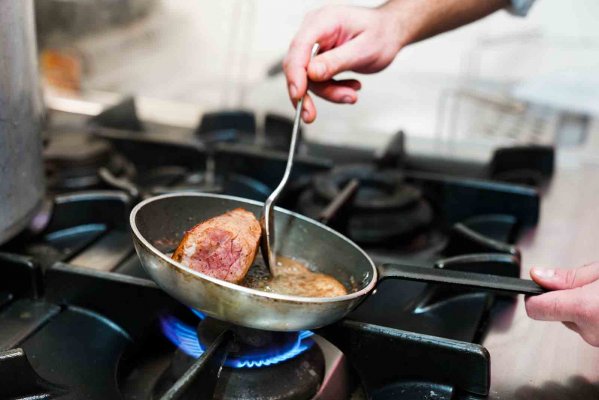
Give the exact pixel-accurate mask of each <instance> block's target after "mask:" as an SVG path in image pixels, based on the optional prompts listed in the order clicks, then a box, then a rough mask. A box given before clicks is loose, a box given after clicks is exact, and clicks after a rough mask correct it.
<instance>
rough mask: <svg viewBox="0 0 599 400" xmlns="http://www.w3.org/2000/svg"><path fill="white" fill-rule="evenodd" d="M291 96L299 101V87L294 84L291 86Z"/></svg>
mask: <svg viewBox="0 0 599 400" xmlns="http://www.w3.org/2000/svg"><path fill="white" fill-rule="evenodd" d="M289 94H290V95H291V98H292V99H297V87H296V86H295V85H294V84H293V83H290V84H289Z"/></svg>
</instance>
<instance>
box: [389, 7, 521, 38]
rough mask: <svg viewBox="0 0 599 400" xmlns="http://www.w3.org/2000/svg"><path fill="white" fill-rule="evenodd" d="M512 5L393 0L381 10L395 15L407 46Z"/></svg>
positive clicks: (394, 17) (401, 35) (401, 36)
mask: <svg viewBox="0 0 599 400" xmlns="http://www.w3.org/2000/svg"><path fill="white" fill-rule="evenodd" d="M509 4H510V1H509V0H390V1H388V2H387V3H385V4H384V5H382V6H381V9H382V10H385V12H388V13H390V14H392V15H393V20H394V21H395V23H397V24H398V25H397V26H399V27H400V37H399V40H400V42H401V47H404V46H406V45H408V44H410V43H414V42H417V41H420V40H424V39H427V38H429V37H431V36H434V35H437V34H439V33H443V32H446V31H449V30H451V29H455V28H457V27H460V26H462V25H466V24H468V23H470V22H472V21H476V20H477V19H480V18H483V17H485V16H487V15H489V14H492V13H493V12H495V11H497V10H499V9H501V8H504V7H507V6H508V5H509Z"/></svg>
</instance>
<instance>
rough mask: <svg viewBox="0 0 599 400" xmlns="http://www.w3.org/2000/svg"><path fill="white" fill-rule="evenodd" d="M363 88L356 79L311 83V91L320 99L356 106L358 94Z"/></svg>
mask: <svg viewBox="0 0 599 400" xmlns="http://www.w3.org/2000/svg"><path fill="white" fill-rule="evenodd" d="M361 88H362V84H361V83H360V82H359V81H357V80H355V79H347V80H341V81H335V80H330V81H327V82H311V83H310V90H311V91H312V92H314V93H315V94H316V95H317V96H318V97H322V98H323V99H325V100H328V101H332V102H333V103H342V104H354V103H355V102H356V101H358V93H357V92H358V90H360V89H361Z"/></svg>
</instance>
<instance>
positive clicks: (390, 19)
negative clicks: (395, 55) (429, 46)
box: [379, 0, 419, 51]
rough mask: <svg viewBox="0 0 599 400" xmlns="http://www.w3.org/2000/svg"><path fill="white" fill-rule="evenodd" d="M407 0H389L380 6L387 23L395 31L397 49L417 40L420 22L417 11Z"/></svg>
mask: <svg viewBox="0 0 599 400" xmlns="http://www.w3.org/2000/svg"><path fill="white" fill-rule="evenodd" d="M410 3H411V2H410V1H407V0H389V1H388V2H386V3H384V4H383V5H381V6H380V7H379V10H380V12H382V13H383V14H384V19H385V20H386V21H385V23H386V24H387V26H388V27H389V28H390V29H391V30H392V31H393V36H394V40H395V42H396V47H397V51H399V50H400V49H402V48H403V47H405V46H407V45H409V44H411V43H413V42H415V41H416V37H417V36H418V34H417V32H418V24H419V22H418V21H417V18H415V16H416V15H418V14H416V13H414V12H413V10H411V8H413V7H412V6H411V4H410Z"/></svg>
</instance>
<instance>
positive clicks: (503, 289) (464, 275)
mask: <svg viewBox="0 0 599 400" xmlns="http://www.w3.org/2000/svg"><path fill="white" fill-rule="evenodd" d="M378 270H379V274H380V278H379V279H388V278H393V279H404V280H409V281H415V282H422V283H438V284H442V285H451V286H458V287H464V288H469V289H481V290H488V291H492V292H499V293H509V294H526V295H531V296H532V295H537V294H542V293H545V292H546V291H547V289H545V288H542V287H541V286H539V285H537V284H536V283H535V282H533V281H531V280H529V279H518V278H512V277H507V276H499V275H489V274H479V273H476V272H463V271H452V270H446V269H439V268H429V267H424V266H415V265H403V264H402V265H399V264H383V265H381V266H379V267H378Z"/></svg>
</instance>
